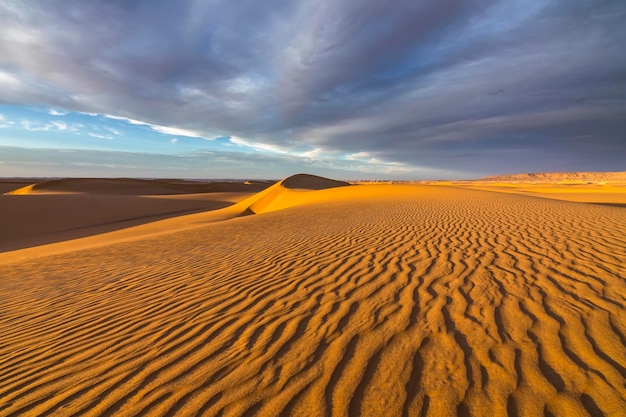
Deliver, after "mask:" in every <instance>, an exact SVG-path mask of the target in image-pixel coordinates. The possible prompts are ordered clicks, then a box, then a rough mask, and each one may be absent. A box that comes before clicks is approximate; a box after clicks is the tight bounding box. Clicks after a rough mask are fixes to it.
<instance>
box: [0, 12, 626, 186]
mask: <svg viewBox="0 0 626 417" xmlns="http://www.w3.org/2000/svg"><path fill="white" fill-rule="evenodd" d="M624 21H626V4H625V3H624V2H623V1H621V0H614V1H608V0H605V1H602V0H597V1H586V0H568V1H565V0H561V1H558V0H557V1H539V0H530V1H528V0H524V1H521V0H515V1H461V0H443V1H442V0H438V1H434V0H433V1H421V2H416V1H372V0H370V1H365V0H350V1H342V2H337V1H330V0H319V1H291V2H290V1H263V2H259V1H250V0H248V1H238V2H230V1H219V0H216V1H204V0H197V1H178V2H171V1H154V0H152V1H65V2H63V4H62V6H59V3H55V2H47V1H32V0H31V1H8V2H3V4H2V5H0V27H2V28H3V29H2V30H0V71H1V72H0V87H1V88H2V89H3V94H2V97H1V98H0V100H2V101H4V102H7V103H17V104H20V103H24V104H26V103H38V104H49V105H54V106H62V107H64V108H67V109H72V110H78V111H88V112H99V113H105V114H112V115H117V116H125V117H130V118H133V119H137V120H142V121H145V122H149V123H154V124H159V125H168V126H176V127H180V128H187V129H193V130H196V131H201V132H204V133H205V134H206V135H207V136H213V135H216V134H223V135H234V136H238V137H242V138H245V139H246V140H247V141H251V142H254V141H258V142H260V143H264V144H271V145H277V146H281V147H282V148H283V149H285V150H287V151H289V150H295V149H300V150H301V149H303V148H306V147H307V146H310V147H311V148H319V149H322V150H323V151H324V152H327V153H329V154H335V155H339V154H357V153H363V152H367V153H368V154H369V155H371V156H372V157H375V158H377V159H379V160H386V161H397V162H402V163H405V164H407V165H410V166H422V167H424V166H426V167H427V166H430V167H440V168H441V167H448V168H449V169H459V170H466V171H467V170H469V171H472V172H476V173H478V174H490V173H496V172H503V171H531V170H553V169H557V168H558V169H559V170H572V169H573V170H578V169H590V170H601V169H606V170H611V169H615V170H617V169H624V162H623V161H624V160H626V138H625V137H624V134H623V132H624V131H626V116H625V115H626V75H625V74H626V54H624V53H623V45H624V44H625V42H626V25H624V24H623V23H624Z"/></svg>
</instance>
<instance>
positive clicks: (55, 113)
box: [48, 109, 67, 116]
mask: <svg viewBox="0 0 626 417" xmlns="http://www.w3.org/2000/svg"><path fill="white" fill-rule="evenodd" d="M48 114H50V115H52V116H65V115H66V114H67V112H65V111H62V110H57V109H50V110H49V111H48Z"/></svg>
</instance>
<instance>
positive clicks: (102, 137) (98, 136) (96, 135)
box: [87, 132, 113, 140]
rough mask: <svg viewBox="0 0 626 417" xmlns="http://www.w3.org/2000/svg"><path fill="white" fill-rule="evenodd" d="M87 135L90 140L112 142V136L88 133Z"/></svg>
mask: <svg viewBox="0 0 626 417" xmlns="http://www.w3.org/2000/svg"><path fill="white" fill-rule="evenodd" d="M87 134H88V135H89V136H91V137H92V138H97V139H106V140H113V136H111V135H102V134H100V133H93V132H89V133H87Z"/></svg>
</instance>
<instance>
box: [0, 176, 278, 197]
mask: <svg viewBox="0 0 626 417" xmlns="http://www.w3.org/2000/svg"><path fill="white" fill-rule="evenodd" d="M268 185H270V183H268V182H266V181H246V182H236V181H232V182H220V181H212V182H200V181H187V180H167V179H157V180H142V179H133V178H62V179H54V180H45V181H40V182H36V183H33V184H29V185H27V186H24V187H20V188H18V189H15V190H12V191H9V192H7V193H5V194H6V195H31V194H58V193H89V194H108V195H169V194H197V193H215V192H258V191H261V190H262V189H264V188H266V187H267V186H268Z"/></svg>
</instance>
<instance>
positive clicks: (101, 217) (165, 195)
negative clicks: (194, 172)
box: [0, 178, 269, 252]
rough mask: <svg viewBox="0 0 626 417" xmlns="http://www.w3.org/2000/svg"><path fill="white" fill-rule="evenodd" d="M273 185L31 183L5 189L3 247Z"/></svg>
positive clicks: (137, 220)
mask: <svg viewBox="0 0 626 417" xmlns="http://www.w3.org/2000/svg"><path fill="white" fill-rule="evenodd" d="M11 183H13V184H19V183H16V182H11ZM21 185H23V184H21ZM268 186H269V184H268V183H262V182H249V183H247V184H245V183H243V182H229V183H227V182H213V183H196V182H193V181H182V180H180V181H175V180H130V179H74V178H72V179H64V180H50V181H43V182H38V183H30V184H29V185H27V186H22V187H19V186H18V187H17V188H14V189H13V190H12V191H11V192H8V193H7V195H0V231H1V233H0V252H3V251H8V250H16V249H20V248H26V247H32V246H39V245H44V244H48V243H54V242H60V241H67V240H70V239H76V238H81V237H85V236H92V235H97V234H101V233H107V232H111V231H114V230H119V229H125V228H129V227H132V226H136V225H140V224H145V223H152V222H155V221H158V220H162V219H166V218H172V217H178V216H181V215H185V214H191V213H199V212H206V211H211V210H217V209H221V208H224V207H228V206H230V205H232V204H234V203H237V202H239V201H241V200H244V199H246V198H248V197H250V196H254V195H256V193H257V192H259V191H260V190H263V189H264V188H267V187H268ZM196 191H202V192H196ZM191 192H194V193H191Z"/></svg>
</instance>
